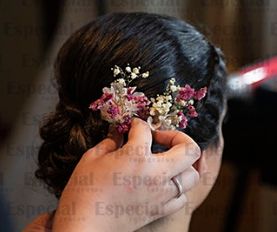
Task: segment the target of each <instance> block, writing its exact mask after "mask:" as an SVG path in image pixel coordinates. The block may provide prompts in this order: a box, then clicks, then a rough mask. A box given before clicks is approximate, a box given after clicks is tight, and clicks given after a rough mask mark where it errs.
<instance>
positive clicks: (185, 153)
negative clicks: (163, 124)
mask: <svg viewBox="0 0 277 232" xmlns="http://www.w3.org/2000/svg"><path fill="white" fill-rule="evenodd" d="M152 139H154V140H155V141H156V142H157V143H159V144H161V145H164V146H167V147H169V148H170V149H169V150H168V151H166V152H163V153H157V154H152V153H151V144H152ZM122 143H123V137H122V136H120V135H119V134H117V132H116V131H115V130H112V131H111V133H110V134H109V135H108V137H107V138H106V139H104V140H103V141H102V142H101V143H99V144H98V145H96V146H95V147H93V148H92V149H90V150H88V151H87V152H86V153H85V154H84V155H83V156H82V158H81V160H80V161H79V163H78V165H77V166H76V167H75V169H74V172H73V174H72V176H71V177H70V180H69V181H68V183H67V185H66V187H65V189H64V191H63V193H62V196H61V198H60V200H59V204H58V208H57V210H56V212H55V214H51V215H49V214H48V215H47V214H46V215H42V216H40V217H38V218H37V219H35V221H34V222H33V223H31V224H30V225H29V226H27V227H26V229H25V231H45V229H46V226H48V228H49V230H50V231H51V228H52V230H53V231H57V232H59V231H69V232H70V231H101V232H106V231H107V232H109V231H120V232H125V231H126V232H127V231H136V230H138V229H139V228H142V227H143V226H145V225H147V224H149V223H151V222H153V221H155V220H157V219H159V218H162V217H166V216H168V215H172V214H174V213H176V212H178V211H179V210H180V209H182V208H183V207H184V206H185V205H186V203H187V202H188V197H187V195H186V193H187V192H188V191H189V190H190V189H191V188H193V187H194V186H195V185H196V184H197V183H198V181H199V173H198V172H197V171H196V169H195V168H194V167H193V165H194V164H195V162H196V161H197V160H198V159H199V157H200V148H199V147H198V145H197V144H196V143H195V142H194V141H193V140H192V139H191V138H190V137H189V136H187V135H185V134H184V133H182V132H179V131H156V132H151V130H150V127H149V125H148V124H147V123H146V122H144V121H142V120H140V119H137V118H135V119H133V120H132V125H131V129H130V132H129V134H128V142H127V143H126V144H125V145H123V146H122ZM142 145H143V146H142ZM136 148H140V149H136ZM141 148H143V149H141ZM135 155H136V156H137V157H138V158H139V161H140V162H134V156H135ZM149 157H150V158H151V159H149ZM165 157H166V158H168V160H169V161H168V162H164V160H165ZM135 158H136V157H135ZM92 170H93V180H94V181H93V187H94V188H96V189H98V190H100V191H89V188H90V187H91V186H89V185H86V186H82V187H85V188H88V191H81V192H80V191H78V188H80V185H79V183H78V181H76V180H79V179H80V178H81V177H84V176H87V175H88V173H92ZM103 170H105V172H103ZM115 173H120V175H121V176H122V177H140V178H142V179H143V180H148V181H143V182H142V183H141V184H139V185H132V184H127V185H126V184H115V182H114V174H115ZM174 176H177V178H178V179H179V181H180V182H181V183H183V189H184V192H183V194H182V195H181V196H180V197H179V198H176V194H177V193H178V192H177V188H176V186H175V185H174V184H172V180H171V178H172V177H174ZM157 177H163V178H162V179H159V178H158V179H157ZM149 180H150V181H149ZM153 189H155V191H153ZM102 190H103V191H102ZM99 203H101V204H102V206H103V204H104V211H102V213H99V211H97V210H99V208H97V207H98V206H99ZM115 205H117V206H118V205H119V206H121V207H123V209H125V211H123V213H119V214H115V213H114V212H113V213H111V214H109V211H105V206H115ZM73 206H74V212H75V213H73V214H70V213H69V211H68V208H70V207H73ZM128 207H129V209H130V207H131V209H134V207H135V209H142V211H141V210H140V211H138V210H137V211H136V210H135V211H131V212H132V213H129V212H130V211H127V210H126V209H127V208H128ZM102 209H103V208H102ZM126 222H128V223H126ZM47 223H48V225H47ZM35 227H36V228H37V229H36V230H34V228H35Z"/></svg>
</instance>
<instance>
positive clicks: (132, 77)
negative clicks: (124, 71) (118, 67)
mask: <svg viewBox="0 0 277 232" xmlns="http://www.w3.org/2000/svg"><path fill="white" fill-rule="evenodd" d="M136 78H137V74H135V73H133V72H132V73H131V79H133V80H134V79H136Z"/></svg>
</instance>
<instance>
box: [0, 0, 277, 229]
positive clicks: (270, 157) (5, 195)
mask: <svg viewBox="0 0 277 232" xmlns="http://www.w3.org/2000/svg"><path fill="white" fill-rule="evenodd" d="M116 11H126V12H131V11H146V12H154V13H161V14H168V15H172V16H175V17H178V18H181V19H184V20H186V21H188V22H190V23H192V24H193V25H194V26H196V28H198V29H199V30H200V31H201V32H202V33H204V34H205V35H206V36H208V38H209V39H210V40H211V41H212V42H213V43H215V44H216V45H217V46H219V47H221V49H222V50H223V52H224V53H225V56H226V60H227V66H228V69H229V72H230V73H232V72H237V71H238V70H239V69H241V68H242V67H245V66H246V65H249V64H252V63H254V62H257V61H261V60H263V59H266V58H269V57H272V56H274V55H276V54H277V1H274V0H99V1H97V0H47V1H39V0H14V1H9V0H0V46H1V47H0V109H1V113H0V204H1V207H0V208H1V209H0V216H1V217H0V221H1V228H3V231H19V230H22V228H23V227H24V226H25V225H26V224H27V223H28V222H30V221H31V220H32V219H33V218H35V217H36V216H37V215H38V214H40V213H42V212H46V211H51V210H53V209H55V207H56V200H55V199H54V197H53V196H51V195H50V194H48V193H47V192H46V191H45V190H44V188H43V186H42V184H41V183H39V182H38V181H37V180H36V179H35V178H34V176H33V172H34V170H35V169H36V156H37V151H38V147H39V144H40V138H39V136H38V126H39V122H40V120H41V117H42V116H43V114H44V113H47V112H49V111H51V110H53V109H54V106H55V104H56V100H57V96H56V92H55V90H54V88H53V86H52V83H51V77H52V76H53V72H52V71H53V70H52V64H53V60H54V58H55V56H56V54H57V50H58V49H59V47H60V46H61V44H62V43H63V42H64V41H65V40H66V38H67V37H68V36H69V35H70V34H71V33H72V32H74V31H75V30H76V29H77V28H78V27H80V26H81V25H83V24H85V23H87V22H89V21H91V20H93V19H94V18H96V17H97V16H99V15H102V14H105V13H107V12H116ZM228 106H229V112H228V114H227V118H226V122H225V124H224V136H225V150H224V155H223V157H224V159H223V165H222V169H221V172H220V175H219V178H218V180H217V183H216V186H215V187H214V189H213V191H212V193H211V194H210V195H209V197H208V199H207V200H206V201H205V203H204V204H203V205H202V206H201V207H200V208H199V209H198V210H197V211H196V212H195V216H194V217H193V220H192V224H191V230H190V231H193V232H196V231H204V230H207V231H213V232H221V231H227V232H228V231H230V232H231V231H238V232H248V231H251V232H264V231H265V232H268V231H269V232H271V231H272V232H273V231H277V220H276V219H277V191H276V183H277V171H276V170H277V168H276V163H275V162H274V161H275V157H276V155H277V151H276V149H275V146H274V145H275V144H276V142H277V141H276V140H277V136H276V134H275V132H276V131H277V122H276V119H277V112H276V111H277V93H276V92H275V91H274V86H273V85H272V84H271V83H265V84H264V85H262V86H261V87H259V88H258V89H257V90H256V91H255V92H254V93H253V95H252V97H251V98H247V99H244V98H241V99H231V100H230V101H229V102H228ZM208 183H209V177H208V176H207V184H208ZM7 211H8V213H5V212H7ZM1 231H2V229H1Z"/></svg>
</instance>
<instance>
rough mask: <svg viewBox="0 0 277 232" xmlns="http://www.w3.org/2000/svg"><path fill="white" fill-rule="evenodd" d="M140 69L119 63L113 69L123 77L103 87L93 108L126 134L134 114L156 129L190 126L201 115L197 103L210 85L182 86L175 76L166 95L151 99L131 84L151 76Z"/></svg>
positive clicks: (115, 74)
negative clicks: (190, 121)
mask: <svg viewBox="0 0 277 232" xmlns="http://www.w3.org/2000/svg"><path fill="white" fill-rule="evenodd" d="M140 69H141V67H135V68H131V67H130V66H129V64H127V67H126V68H125V70H123V69H122V68H120V67H119V66H117V65H115V66H114V68H111V70H112V71H113V75H114V77H117V76H119V75H120V78H118V79H116V80H115V81H113V82H112V83H111V86H110V88H107V87H105V88H103V94H102V96H101V97H100V98H99V99H97V100H96V101H93V102H92V103H91V104H90V106H89V108H90V109H91V110H93V111H97V110H100V112H101V117H102V119H103V120H105V121H108V122H109V123H111V124H113V125H115V127H116V129H117V131H118V132H119V133H122V134H123V133H125V132H127V131H128V130H129V129H130V126H131V119H132V117H134V116H136V117H139V118H141V119H143V120H145V121H147V122H148V124H149V125H150V127H151V129H152V130H156V129H160V130H173V129H176V128H186V127H187V125H188V121H189V119H191V118H195V117H197V116H198V113H197V111H196V109H195V107H194V103H195V101H200V100H201V99H202V98H204V97H205V96H206V93H207V87H204V88H201V89H199V90H195V89H193V88H192V87H191V86H190V85H185V86H184V87H180V86H179V85H176V80H175V79H174V78H171V79H170V80H169V83H168V84H167V87H166V91H165V92H164V93H163V95H157V96H156V98H151V99H150V100H149V99H148V98H147V97H146V96H145V95H144V93H142V92H136V91H135V90H136V86H130V83H131V82H132V81H133V80H135V79H138V78H148V77H149V71H147V72H144V73H140Z"/></svg>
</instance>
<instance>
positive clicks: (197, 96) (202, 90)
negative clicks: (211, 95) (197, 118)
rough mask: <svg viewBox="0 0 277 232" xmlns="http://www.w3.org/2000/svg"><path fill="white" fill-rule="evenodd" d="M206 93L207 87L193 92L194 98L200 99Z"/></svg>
mask: <svg viewBox="0 0 277 232" xmlns="http://www.w3.org/2000/svg"><path fill="white" fill-rule="evenodd" d="M206 94H207V87H204V88H201V89H199V90H198V91H196V92H195V94H194V96H193V97H194V99H195V100H198V101H200V100H201V99H202V98H204V97H205V96H206Z"/></svg>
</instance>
